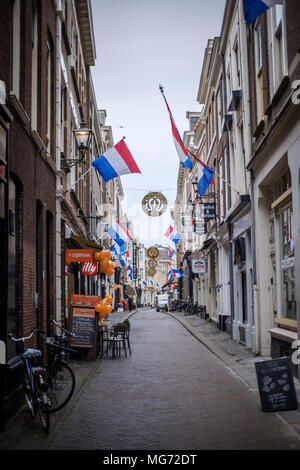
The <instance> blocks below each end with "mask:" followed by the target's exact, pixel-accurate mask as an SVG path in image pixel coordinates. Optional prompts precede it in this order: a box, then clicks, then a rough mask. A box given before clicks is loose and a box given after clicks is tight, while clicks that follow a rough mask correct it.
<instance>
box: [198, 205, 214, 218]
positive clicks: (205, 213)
mask: <svg viewBox="0 0 300 470" xmlns="http://www.w3.org/2000/svg"><path fill="white" fill-rule="evenodd" d="M199 205H200V217H201V218H202V219H203V220H204V222H208V221H209V220H214V219H215V218H216V203H215V202H202V203H201V204H199Z"/></svg>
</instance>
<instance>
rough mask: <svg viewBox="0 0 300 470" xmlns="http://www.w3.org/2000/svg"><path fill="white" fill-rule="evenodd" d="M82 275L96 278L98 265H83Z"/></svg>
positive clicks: (91, 263)
mask: <svg viewBox="0 0 300 470" xmlns="http://www.w3.org/2000/svg"><path fill="white" fill-rule="evenodd" d="M81 274H82V275H83V276H96V275H97V274H98V263H97V262H96V261H90V262H87V263H81Z"/></svg>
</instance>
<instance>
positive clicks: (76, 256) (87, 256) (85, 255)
mask: <svg viewBox="0 0 300 470" xmlns="http://www.w3.org/2000/svg"><path fill="white" fill-rule="evenodd" d="M86 261H94V257H93V250H86V249H84V250H66V262H67V263H80V262H82V263H84V262H86Z"/></svg>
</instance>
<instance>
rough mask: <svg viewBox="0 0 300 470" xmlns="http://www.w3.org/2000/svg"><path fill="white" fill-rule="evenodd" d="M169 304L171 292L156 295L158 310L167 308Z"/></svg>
mask: <svg viewBox="0 0 300 470" xmlns="http://www.w3.org/2000/svg"><path fill="white" fill-rule="evenodd" d="M166 305H167V306H168V305H169V294H158V295H157V297H156V311H157V312H159V311H160V310H165V307H166Z"/></svg>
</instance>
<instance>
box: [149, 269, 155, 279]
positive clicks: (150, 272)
mask: <svg viewBox="0 0 300 470" xmlns="http://www.w3.org/2000/svg"><path fill="white" fill-rule="evenodd" d="M148 274H149V276H151V277H152V276H155V274H156V269H154V268H149V269H148Z"/></svg>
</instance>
